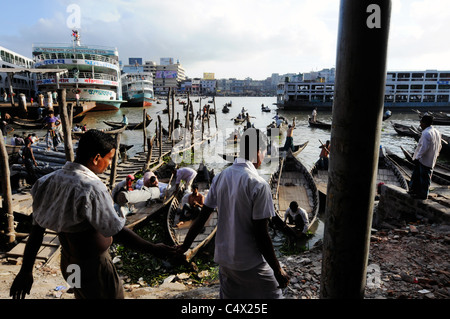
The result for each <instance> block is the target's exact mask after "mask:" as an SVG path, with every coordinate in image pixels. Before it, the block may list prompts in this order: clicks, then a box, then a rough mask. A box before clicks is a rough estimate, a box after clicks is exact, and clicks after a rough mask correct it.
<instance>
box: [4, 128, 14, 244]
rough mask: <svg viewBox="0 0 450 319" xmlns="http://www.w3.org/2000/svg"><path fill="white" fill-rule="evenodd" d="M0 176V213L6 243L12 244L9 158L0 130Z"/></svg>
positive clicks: (12, 224) (12, 216) (12, 227)
mask: <svg viewBox="0 0 450 319" xmlns="http://www.w3.org/2000/svg"><path fill="white" fill-rule="evenodd" d="M0 159H1V162H0V163H1V164H0V176H1V186H2V187H1V191H2V209H1V212H2V215H4V216H6V221H7V224H6V228H5V229H4V231H5V233H6V237H7V244H12V243H14V241H15V240H16V232H15V230H14V212H13V209H12V190H11V180H10V172H9V158H8V152H7V151H6V146H5V140H4V137H3V133H2V131H1V130H0Z"/></svg>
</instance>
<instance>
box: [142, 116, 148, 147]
mask: <svg viewBox="0 0 450 319" xmlns="http://www.w3.org/2000/svg"><path fill="white" fill-rule="evenodd" d="M142 123H143V125H142V136H143V139H144V143H143V145H142V146H143V149H144V152H145V146H146V145H145V142H146V141H147V126H146V124H147V110H146V109H144V110H143V111H142Z"/></svg>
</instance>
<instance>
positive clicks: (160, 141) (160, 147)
mask: <svg viewBox="0 0 450 319" xmlns="http://www.w3.org/2000/svg"><path fill="white" fill-rule="evenodd" d="M158 125H159V132H158V133H159V134H158V139H159V142H158V143H159V144H158V145H159V162H161V161H162V135H163V134H162V124H161V116H159V115H158Z"/></svg>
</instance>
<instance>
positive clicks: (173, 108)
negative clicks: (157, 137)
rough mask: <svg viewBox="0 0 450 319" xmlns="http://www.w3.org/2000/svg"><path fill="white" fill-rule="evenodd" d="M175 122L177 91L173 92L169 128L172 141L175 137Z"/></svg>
mask: <svg viewBox="0 0 450 319" xmlns="http://www.w3.org/2000/svg"><path fill="white" fill-rule="evenodd" d="M174 121H175V91H172V117H171V121H170V122H169V125H170V128H169V138H170V139H172V136H173V126H174Z"/></svg>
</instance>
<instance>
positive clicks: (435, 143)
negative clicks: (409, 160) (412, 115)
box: [413, 126, 442, 168]
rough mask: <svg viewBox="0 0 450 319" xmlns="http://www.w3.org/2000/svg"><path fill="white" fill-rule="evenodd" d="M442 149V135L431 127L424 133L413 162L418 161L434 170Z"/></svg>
mask: <svg viewBox="0 0 450 319" xmlns="http://www.w3.org/2000/svg"><path fill="white" fill-rule="evenodd" d="M441 148H442V143H441V133H439V131H438V130H436V129H435V128H434V127H433V126H429V127H427V128H426V129H424V130H423V131H422V136H421V137H420V139H419V143H418V145H417V148H416V150H415V152H414V156H413V160H416V159H417V160H419V162H420V163H422V165H425V166H426V167H430V168H434V165H435V164H436V159H437V157H438V155H439V152H440V151H441Z"/></svg>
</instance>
